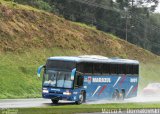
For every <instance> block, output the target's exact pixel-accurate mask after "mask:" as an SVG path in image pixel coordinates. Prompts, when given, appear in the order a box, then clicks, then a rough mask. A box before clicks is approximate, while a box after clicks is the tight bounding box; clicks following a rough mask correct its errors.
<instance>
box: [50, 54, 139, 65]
mask: <svg viewBox="0 0 160 114" xmlns="http://www.w3.org/2000/svg"><path fill="white" fill-rule="evenodd" d="M48 60H63V61H74V62H77V63H79V62H93V63H123V64H125V63H126V64H139V62H138V61H137V60H130V59H120V58H117V57H115V58H107V57H104V56H99V55H83V56H55V57H50V58H48Z"/></svg>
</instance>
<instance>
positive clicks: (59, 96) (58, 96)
mask: <svg viewBox="0 0 160 114" xmlns="http://www.w3.org/2000/svg"><path fill="white" fill-rule="evenodd" d="M42 97H43V98H45V99H58V100H67V101H76V100H77V96H75V95H63V94H55V93H42Z"/></svg>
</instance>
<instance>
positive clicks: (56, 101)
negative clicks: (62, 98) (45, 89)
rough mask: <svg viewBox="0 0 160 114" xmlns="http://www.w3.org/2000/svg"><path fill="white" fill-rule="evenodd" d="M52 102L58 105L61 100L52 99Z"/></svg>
mask: <svg viewBox="0 0 160 114" xmlns="http://www.w3.org/2000/svg"><path fill="white" fill-rule="evenodd" d="M51 101H52V103H53V104H58V101H59V100H57V99H51Z"/></svg>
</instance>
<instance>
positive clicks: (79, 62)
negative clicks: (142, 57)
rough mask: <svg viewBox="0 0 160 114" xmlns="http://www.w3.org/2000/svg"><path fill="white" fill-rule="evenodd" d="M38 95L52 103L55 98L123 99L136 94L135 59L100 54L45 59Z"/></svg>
mask: <svg viewBox="0 0 160 114" xmlns="http://www.w3.org/2000/svg"><path fill="white" fill-rule="evenodd" d="M42 68H44V74H43V83H42V96H43V98H47V99H51V101H52V102H53V103H58V101H59V100H68V101H75V103H76V104H81V103H83V102H85V101H86V100H96V99H108V100H109V99H112V100H119V99H121V100H123V99H125V98H131V97H135V96H137V89H138V80H139V62H138V61H136V60H129V59H119V58H107V57H103V56H93V55H92V56H91V55H86V56H77V57H74V56H73V57H72V56H57V57H50V58H48V59H47V62H46V64H45V65H42V66H40V67H39V69H38V76H40V72H41V70H42Z"/></svg>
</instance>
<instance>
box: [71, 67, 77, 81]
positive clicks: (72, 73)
mask: <svg viewBox="0 0 160 114" xmlns="http://www.w3.org/2000/svg"><path fill="white" fill-rule="evenodd" d="M75 74H76V68H74V69H73V70H72V72H71V80H74V76H75Z"/></svg>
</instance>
